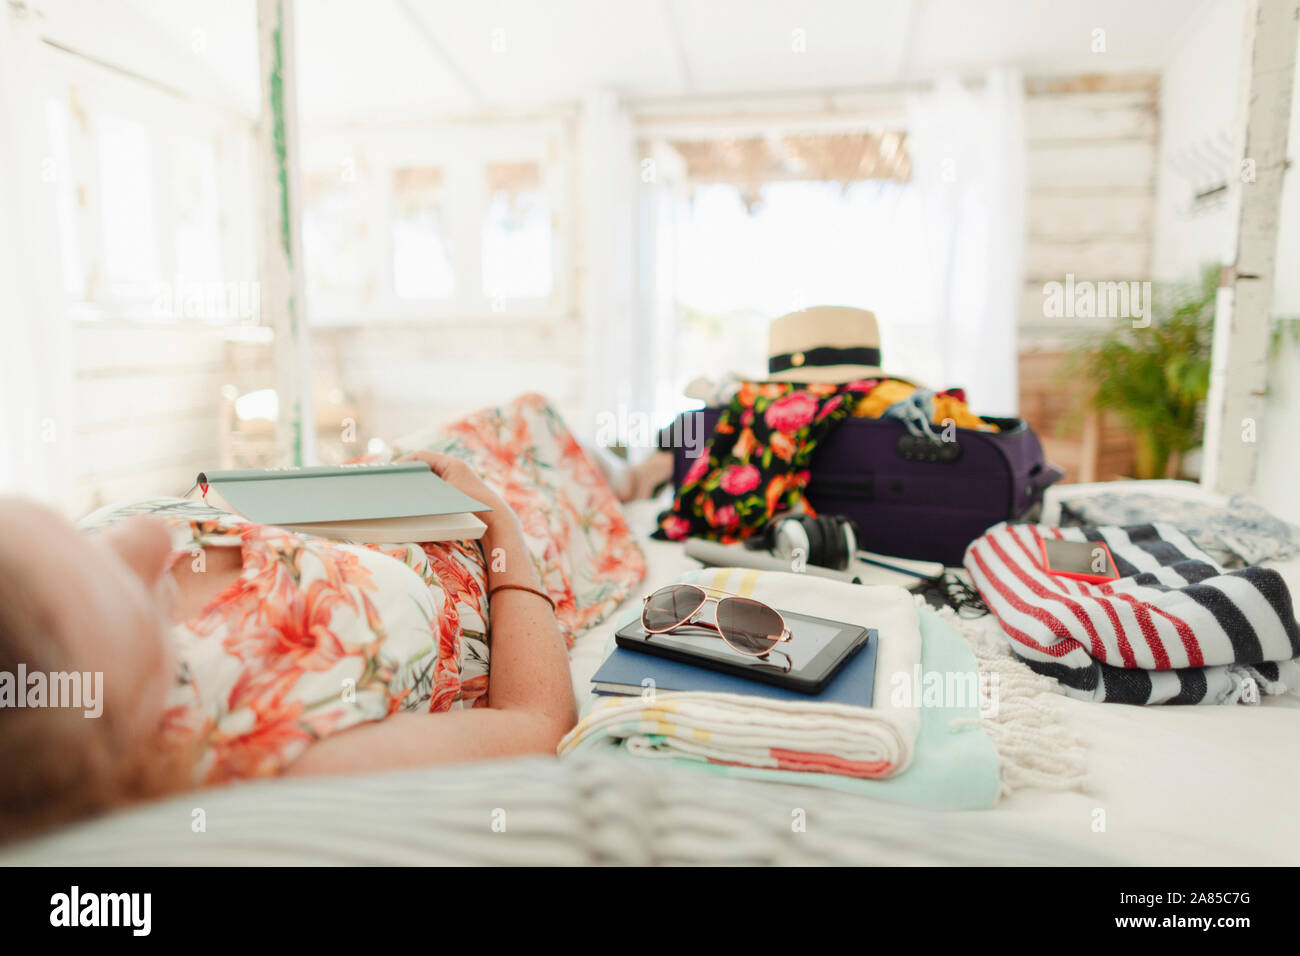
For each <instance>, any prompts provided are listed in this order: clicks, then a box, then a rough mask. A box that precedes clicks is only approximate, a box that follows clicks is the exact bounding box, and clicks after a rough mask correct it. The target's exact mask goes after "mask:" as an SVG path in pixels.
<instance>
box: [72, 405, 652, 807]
mask: <svg viewBox="0 0 1300 956" xmlns="http://www.w3.org/2000/svg"><path fill="white" fill-rule="evenodd" d="M403 447H404V448H405V449H406V450H415V449H417V448H420V447H427V448H431V449H434V450H438V451H444V452H447V453H449V454H454V455H459V456H460V457H463V458H465V459H466V460H467V461H469V462H470V463H471V465H472V466H474V467H475V469H476V470H477V471H478V472H479V474H480V475H481V476H482V477H483V478H484V481H485V482H486V483H487V484H488V485H489V486H491V487H492V488H493V489H494V490H495V491H496V492H497V493H498V494H500V495H501V496H502V497H503V498H504V499H505V500H506V502H507V503H508V504H509V505H510V506H511V508H512V510H514V511H515V513H516V515H517V516H518V517H519V520H520V523H521V525H523V528H524V538H525V543H526V544H527V546H528V548H529V551H530V553H531V554H532V556H533V559H534V562H535V563H536V565H537V568H538V571H539V573H540V575H541V578H542V581H543V584H544V586H545V588H546V590H547V591H548V593H549V594H550V595H551V597H552V598H553V599H554V600H555V601H556V603H557V614H556V616H557V620H558V621H559V624H560V629H561V631H562V632H563V633H564V635H565V638H566V640H567V641H568V642H569V643H570V644H571V643H572V641H573V638H574V637H575V636H576V635H577V634H580V633H582V632H583V631H585V630H586V629H588V628H590V627H591V626H593V625H594V624H596V623H597V622H598V621H599V620H601V619H602V618H603V617H604V616H606V615H607V614H608V613H609V612H610V611H611V610H612V609H613V608H614V607H615V606H616V605H617V604H618V603H620V602H621V601H622V600H623V598H624V597H625V596H626V595H627V594H628V592H629V591H630V590H631V588H632V587H633V586H634V585H635V584H636V583H637V582H639V581H640V580H641V578H642V577H643V576H644V574H645V561H644V558H643V556H642V553H641V550H640V547H639V545H638V544H637V542H636V540H635V538H634V536H633V535H632V532H631V530H630V529H629V528H628V526H627V524H626V522H625V521H624V520H623V516H622V512H621V510H620V508H619V506H618V502H617V500H616V499H615V497H614V495H613V493H612V491H610V489H609V486H608V484H607V483H606V482H605V480H604V477H603V475H602V474H601V473H600V471H599V470H598V469H597V467H596V466H595V465H594V464H593V463H592V462H591V461H590V460H589V459H588V458H587V456H586V454H585V453H584V452H583V451H582V449H581V448H580V446H579V445H578V443H577V441H576V440H575V439H574V438H573V436H572V435H571V434H570V433H569V431H568V429H567V428H566V427H565V426H564V424H563V422H562V421H561V420H560V419H559V416H558V415H556V414H555V412H554V411H553V410H552V409H551V408H550V406H549V405H547V403H546V402H545V400H544V399H542V398H541V397H540V396H536V395H526V396H523V397H522V398H520V399H518V400H517V401H516V402H514V403H512V404H511V405H508V406H503V407H502V408H498V409H489V410H487V411H484V412H480V413H477V414H475V415H472V416H470V417H469V418H467V419H464V420H462V421H460V422H457V423H456V424H454V425H451V426H448V427H446V428H444V429H440V430H438V431H437V432H436V433H431V434H430V435H429V436H424V437H421V436H416V437H415V438H412V439H407V440H406V441H405V442H404V443H403ZM142 513H147V514H155V515H158V516H161V517H163V518H164V519H166V520H167V522H168V524H169V526H170V528H171V533H172V543H173V554H174V555H175V557H176V558H177V559H178V560H186V561H191V562H200V561H205V560H206V554H207V549H210V548H218V547H237V548H239V549H240V559H241V560H240V565H241V572H240V574H239V577H238V578H237V579H236V580H235V581H234V582H232V583H231V584H230V585H229V586H227V587H226V588H225V589H223V590H222V591H221V592H220V593H219V594H218V595H217V596H216V597H214V598H213V599H212V600H211V601H210V602H209V603H208V604H207V605H206V606H205V607H204V608H203V609H202V611H201V612H200V613H199V614H198V615H196V616H195V617H194V618H192V619H191V620H188V621H185V622H184V623H183V624H181V625H178V626H176V627H175V628H173V633H172V637H173V640H174V642H175V645H176V649H177V652H178V659H179V662H180V664H179V673H178V676H177V683H176V685H175V687H174V689H173V696H172V699H171V701H170V706H169V709H168V712H167V718H166V720H167V729H168V730H169V731H170V733H171V735H172V736H173V737H174V738H175V739H178V740H182V741H186V742H192V743H193V744H194V745H195V747H196V749H197V751H198V753H199V759H198V763H197V765H196V776H197V778H198V780H199V782H203V783H217V782H221V781H226V780H231V779H239V778H247V777H257V776H265V775H270V774H275V773H279V772H280V771H282V770H284V769H285V768H286V767H288V766H289V765H290V764H291V763H292V762H293V761H294V760H295V759H296V758H297V757H298V756H300V755H301V754H302V753H303V751H305V750H306V749H307V748H308V747H309V746H310V745H311V744H312V743H314V742H315V741H317V740H320V739H323V738H325V737H328V736H330V735H332V734H336V733H339V732H340V731H343V730H346V729H348V728H350V727H354V726H357V725H358V724H362V723H367V722H370V721H376V720H382V719H383V718H384V717H386V716H388V715H389V714H392V713H395V712H398V711H408V712H422V713H435V712H441V711H446V710H450V709H453V708H463V707H470V706H473V705H474V703H475V702H476V701H479V700H480V699H481V698H483V697H484V695H485V694H486V693H487V690H488V680H489V658H490V653H489V651H490V643H491V641H490V623H491V622H490V612H489V607H488V602H487V599H486V594H487V570H486V562H485V560H484V555H483V552H482V549H481V548H480V547H479V545H478V543H477V542H473V541H460V542H452V541H447V542H433V543H410V544H396V545H394V544H385V545H378V544H367V545H359V544H348V543H344V542H339V541H332V540H327V539H324V538H316V537H313V536H311V535H305V534H297V533H294V532H290V531H287V530H285V529H283V528H278V527H275V526H272V525H261V524H256V523H253V522H249V521H246V520H244V519H242V518H240V517H237V516H235V515H230V514H227V513H225V512H222V511H219V510H217V509H215V508H212V507H210V506H209V505H207V504H206V503H204V502H202V501H194V500H189V499H180V498H154V499H145V500H141V501H136V502H131V503H127V504H124V505H118V506H114V507H112V508H108V509H104V510H102V511H99V512H96V513H95V514H93V515H91V516H90V517H89V518H87V519H85V520H84V521H83V522H82V526H83V527H85V528H88V529H94V528H96V527H102V526H104V525H106V524H109V523H112V522H114V521H118V520H121V519H123V518H125V517H128V516H129V515H132V514H142ZM194 569H195V570H200V566H195V568H194Z"/></svg>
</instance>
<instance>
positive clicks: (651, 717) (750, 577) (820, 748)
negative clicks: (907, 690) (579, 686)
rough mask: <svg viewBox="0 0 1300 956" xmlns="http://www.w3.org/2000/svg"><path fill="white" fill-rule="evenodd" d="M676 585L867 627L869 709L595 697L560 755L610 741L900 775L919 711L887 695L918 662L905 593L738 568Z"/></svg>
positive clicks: (682, 753)
mask: <svg viewBox="0 0 1300 956" xmlns="http://www.w3.org/2000/svg"><path fill="white" fill-rule="evenodd" d="M682 580H684V581H689V582H692V583H700V584H704V585H707V586H710V587H715V588H719V589H721V590H724V591H729V592H731V593H733V594H740V595H743V596H746V597H753V598H755V599H757V600H759V601H763V602H765V603H767V604H770V605H772V606H773V607H776V608H781V609H783V610H790V611H796V612H800V613H804V614H811V615H814V616H819V617H826V618H832V619H835V620H842V621H848V622H851V623H854V624H860V625H862V626H864V627H869V628H875V629H876V630H877V632H878V640H879V642H880V643H879V647H878V650H877V659H876V676H875V687H874V690H873V705H872V707H870V708H864V707H852V706H848V705H844V704H835V703H823V702H819V701H818V700H817V699H816V698H815V697H810V698H809V699H808V700H807V701H806V702H805V701H802V700H799V701H787V700H774V699H772V698H768V697H761V696H752V697H751V696H748V695H740V694H717V693H705V692H682V693H673V692H660V693H658V694H656V695H654V697H652V698H648V699H647V698H641V697H634V698H624V697H613V698H603V699H598V700H596V701H594V702H593V703H592V705H591V707H590V708H589V709H588V712H587V713H586V714H585V715H584V717H583V718H582V720H581V721H579V722H578V725H577V727H575V728H574V729H573V730H572V731H570V733H569V734H568V735H567V736H566V737H565V739H564V740H563V741H562V742H561V744H560V752H561V753H566V752H569V751H573V750H576V749H579V748H581V747H583V746H584V745H586V744H590V743H593V742H595V741H597V740H609V739H614V740H619V741H622V742H625V743H626V746H627V750H628V752H629V753H632V754H636V755H638V756H642V757H669V758H681V759H687V760H695V761H701V762H707V763H713V764H723V765H730V766H743V767H753V768H762V769H774V770H799V771H809V772H814V773H827V774H838V775H842V776H847V777H857V778H864V779H881V778H885V777H889V776H891V775H893V774H896V773H898V772H899V771H901V770H903V769H904V768H906V767H907V766H908V764H909V763H910V762H911V760H912V755H913V752H914V749H915V746H916V735H917V732H918V730H919V728H920V719H921V718H920V709H919V708H918V707H917V706H915V703H916V702H914V701H913V700H911V699H910V697H907V696H906V695H904V697H906V699H903V698H900V695H897V694H895V693H894V692H893V691H894V689H895V688H897V687H898V686H900V685H901V684H903V683H904V682H907V683H908V684H909V686H910V682H911V680H912V677H913V674H914V673H915V672H916V671H917V670H918V669H919V667H920V661H921V629H920V619H919V617H918V613H917V608H916V605H915V603H914V601H913V599H912V596H911V595H910V594H908V592H907V591H905V590H903V589H902V588H899V587H859V586H851V585H845V584H841V583H839V582H836V581H829V580H825V579H821V578H811V577H808V576H807V575H801V574H788V573H783V572H772V571H767V572H759V571H754V570H745V569H738V568H719V569H709V570H707V571H700V572H696V573H695V574H692V575H687V576H686V577H685V578H683V579H682Z"/></svg>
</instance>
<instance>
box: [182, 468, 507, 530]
mask: <svg viewBox="0 0 1300 956" xmlns="http://www.w3.org/2000/svg"><path fill="white" fill-rule="evenodd" d="M196 483H197V485H198V488H199V491H200V493H201V494H202V495H203V497H204V498H205V499H207V498H209V496H210V495H212V494H213V493H215V494H216V496H218V497H219V498H220V499H221V500H222V501H224V503H225V504H226V505H228V506H229V507H230V508H231V509H232V510H233V511H235V512H237V513H239V514H241V515H243V516H244V517H245V518H248V519H249V520H250V521H256V522H258V523H260V524H274V525H294V524H311V523H319V522H327V521H358V520H363V519H380V518H413V517H422V516H427V515H454V514H465V513H469V512H483V511H491V510H492V509H491V508H490V507H489V506H487V505H485V504H483V503H482V502H480V501H476V500H475V499H473V498H471V497H470V496H469V495H467V494H465V493H464V492H461V491H459V490H457V489H456V488H453V487H452V486H451V485H449V484H448V483H447V482H445V481H443V480H442V479H441V478H439V477H438V476H437V475H435V474H434V473H433V472H432V471H430V470H429V466H428V465H426V464H425V463H424V462H421V461H403V462H394V463H392V464H385V465H320V466H310V467H303V468H248V469H241V470H236V471H204V472H200V473H199V476H198V478H197V479H196Z"/></svg>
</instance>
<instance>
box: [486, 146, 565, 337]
mask: <svg viewBox="0 0 1300 956" xmlns="http://www.w3.org/2000/svg"><path fill="white" fill-rule="evenodd" d="M487 193H488V196H487V209H486V210H485V212H484V215H483V231H482V256H483V294H484V295H485V296H487V298H488V300H489V301H490V302H491V304H492V308H493V310H494V311H501V310H502V309H503V308H504V304H505V300H507V299H544V298H547V297H548V296H550V294H551V286H552V281H553V267H552V263H551V210H550V205H549V203H548V202H547V198H546V192H545V191H544V190H543V188H542V173H541V168H540V167H539V166H538V164H537V163H491V164H489V165H488V167H487Z"/></svg>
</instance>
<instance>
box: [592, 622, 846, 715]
mask: <svg viewBox="0 0 1300 956" xmlns="http://www.w3.org/2000/svg"><path fill="white" fill-rule="evenodd" d="M778 610H780V611H781V616H782V617H784V618H785V623H786V627H788V628H789V629H790V633H791V635H792V637H791V639H790V640H789V641H786V642H785V643H783V644H781V645H780V647H779V651H773V652H772V654H771V655H770V656H769V658H768V660H767V661H762V660H759V659H758V658H756V657H751V656H749V655H747V654H742V653H740V652H739V651H736V650H732V649H731V648H730V647H728V646H727V644H726V642H725V641H722V640H720V639H719V638H718V636H717V632H716V631H709V630H707V629H705V628H695V627H689V628H685V629H683V630H679V631H674V632H673V633H671V634H647V633H646V631H645V629H644V628H643V627H642V626H641V622H640V621H639V620H638V621H633V622H632V623H631V624H628V625H627V626H626V627H624V628H622V629H621V630H619V631H618V632H617V633H615V635H614V640H615V642H617V644H618V646H619V647H625V648H628V649H629V650H634V651H641V652H642V653H645V654H654V655H656V656H658V657H666V658H668V659H669V660H674V661H682V662H683V663H686V664H694V665H696V666H698V667H707V668H709V669H710V670H715V671H721V672H722V673H724V674H733V675H735V676H737V677H744V678H746V679H747V680H756V681H762V682H763V683H765V684H775V685H776V686H777V687H787V688H789V689H790V690H796V691H799V692H800V693H804V694H817V693H820V692H821V690H822V688H824V687H825V686H826V685H827V683H829V682H830V679H831V678H832V677H834V676H835V674H836V672H837V671H838V670H839V669H840V668H841V667H843V666H844V664H845V662H846V661H848V660H849V659H850V658H851V657H853V655H854V654H856V653H857V652H858V651H859V650H861V649H862V647H863V646H864V645H865V644H866V643H867V639H868V637H869V635H870V632H869V631H868V630H867V628H865V627H861V626H860V625H857V624H846V623H845V622H843V621H828V620H826V619H825V618H821V617H812V616H811V615H808V614H798V613H796V612H794V611H786V610H783V609H780V608H778ZM710 634H712V635H713V636H709V635H710ZM781 653H784V654H788V655H789V657H790V672H789V673H786V672H785V668H784V663H785V662H784V660H782V659H781V657H780V654H781Z"/></svg>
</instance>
